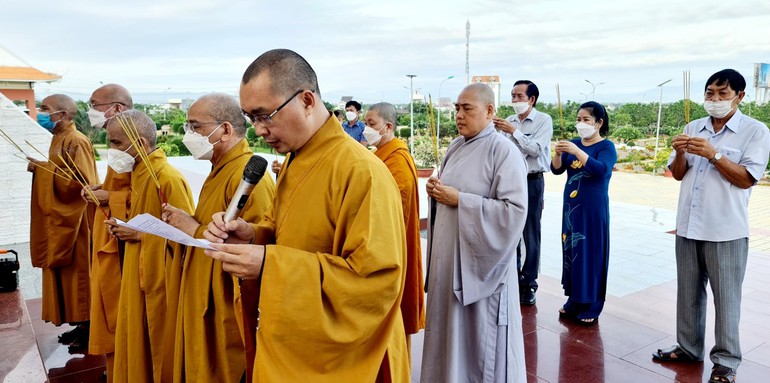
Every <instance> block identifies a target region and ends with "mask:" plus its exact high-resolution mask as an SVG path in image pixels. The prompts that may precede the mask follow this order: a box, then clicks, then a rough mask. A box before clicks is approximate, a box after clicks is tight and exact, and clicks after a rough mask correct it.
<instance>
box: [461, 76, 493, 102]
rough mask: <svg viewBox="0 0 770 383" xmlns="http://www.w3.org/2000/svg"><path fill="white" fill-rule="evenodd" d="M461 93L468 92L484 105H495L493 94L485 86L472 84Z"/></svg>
mask: <svg viewBox="0 0 770 383" xmlns="http://www.w3.org/2000/svg"><path fill="white" fill-rule="evenodd" d="M463 92H469V93H470V94H472V95H474V96H475V97H477V98H478V100H479V101H480V102H481V103H482V104H484V105H490V104H491V105H495V92H493V91H492V88H490V87H489V85H487V84H482V83H480V82H477V83H473V84H470V85H468V86H466V87H465V89H463Z"/></svg>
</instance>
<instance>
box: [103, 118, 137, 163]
mask: <svg viewBox="0 0 770 383" xmlns="http://www.w3.org/2000/svg"><path fill="white" fill-rule="evenodd" d="M107 140H108V142H109V145H110V149H117V150H120V151H126V149H129V148H130V149H129V150H128V151H126V153H128V154H130V155H132V156H136V155H137V154H138V152H137V151H136V148H134V147H133V146H131V140H129V139H128V136H126V132H124V131H123V128H122V127H121V126H120V124H119V123H118V122H117V120H110V121H108V122H107Z"/></svg>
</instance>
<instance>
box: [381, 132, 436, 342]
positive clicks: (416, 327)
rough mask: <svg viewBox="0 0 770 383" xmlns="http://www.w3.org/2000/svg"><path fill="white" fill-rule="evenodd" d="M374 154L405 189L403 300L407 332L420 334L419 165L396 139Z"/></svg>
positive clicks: (422, 314)
mask: <svg viewBox="0 0 770 383" xmlns="http://www.w3.org/2000/svg"><path fill="white" fill-rule="evenodd" d="M374 155H375V156H377V158H379V159H380V160H382V162H384V163H385V166H387V167H388V170H389V171H390V174H392V175H393V179H395V180H396V185H398V190H399V192H401V206H402V208H403V211H404V226H405V227H406V282H405V283H404V297H403V298H402V299H401V315H402V316H403V317H404V331H405V332H406V334H407V335H409V334H416V333H417V332H419V331H420V329H423V328H425V305H424V300H425V292H424V290H423V276H422V248H421V243H420V242H421V239H420V196H419V190H418V186H417V167H416V166H415V165H414V159H413V158H412V155H411V154H409V147H407V146H406V144H405V143H404V142H403V141H401V140H399V139H393V140H391V141H390V142H388V143H387V144H385V145H383V146H382V147H381V148H378V149H377V150H376V151H375V152H374Z"/></svg>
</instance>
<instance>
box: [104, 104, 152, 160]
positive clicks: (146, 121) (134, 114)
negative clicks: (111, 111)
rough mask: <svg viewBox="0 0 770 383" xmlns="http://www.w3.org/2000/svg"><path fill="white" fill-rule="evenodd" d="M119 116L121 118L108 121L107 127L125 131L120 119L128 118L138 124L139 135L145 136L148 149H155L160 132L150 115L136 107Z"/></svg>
mask: <svg viewBox="0 0 770 383" xmlns="http://www.w3.org/2000/svg"><path fill="white" fill-rule="evenodd" d="M119 116H120V118H113V119H110V120H108V121H107V129H109V130H110V131H119V132H121V133H124V132H123V128H122V127H121V125H120V122H119V121H123V119H124V118H128V119H130V120H132V121H133V122H134V124H133V125H134V126H136V131H137V133H138V134H139V137H141V138H144V140H145V142H147V149H149V150H151V151H152V150H154V149H155V145H156V141H157V135H158V133H157V128H156V126H155V122H153V121H152V119H151V118H150V117H148V116H147V115H146V114H144V113H142V112H140V111H138V110H134V109H131V110H127V111H125V112H123V113H121V114H120V115H119Z"/></svg>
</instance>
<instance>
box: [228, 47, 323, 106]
mask: <svg viewBox="0 0 770 383" xmlns="http://www.w3.org/2000/svg"><path fill="white" fill-rule="evenodd" d="M263 72H267V74H268V77H269V78H270V80H271V87H272V89H271V90H272V92H273V94H275V95H280V96H283V97H289V96H291V94H292V93H294V92H296V91H298V90H303V89H308V90H312V91H313V93H315V94H317V95H318V96H319V97H320V96H321V90H320V89H318V78H317V77H316V74H315V71H314V70H313V68H312V67H311V66H310V64H309V63H308V62H307V61H306V60H305V59H304V58H303V57H302V56H300V55H299V54H297V52H294V51H292V50H289V49H273V50H271V51H267V52H265V53H263V54H262V55H260V56H259V57H257V59H256V60H254V62H252V63H251V65H249V67H248V68H246V72H244V73H243V79H242V80H241V82H242V83H243V84H248V83H249V81H251V80H252V79H254V78H256V77H257V76H259V75H260V74H262V73H263Z"/></svg>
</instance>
